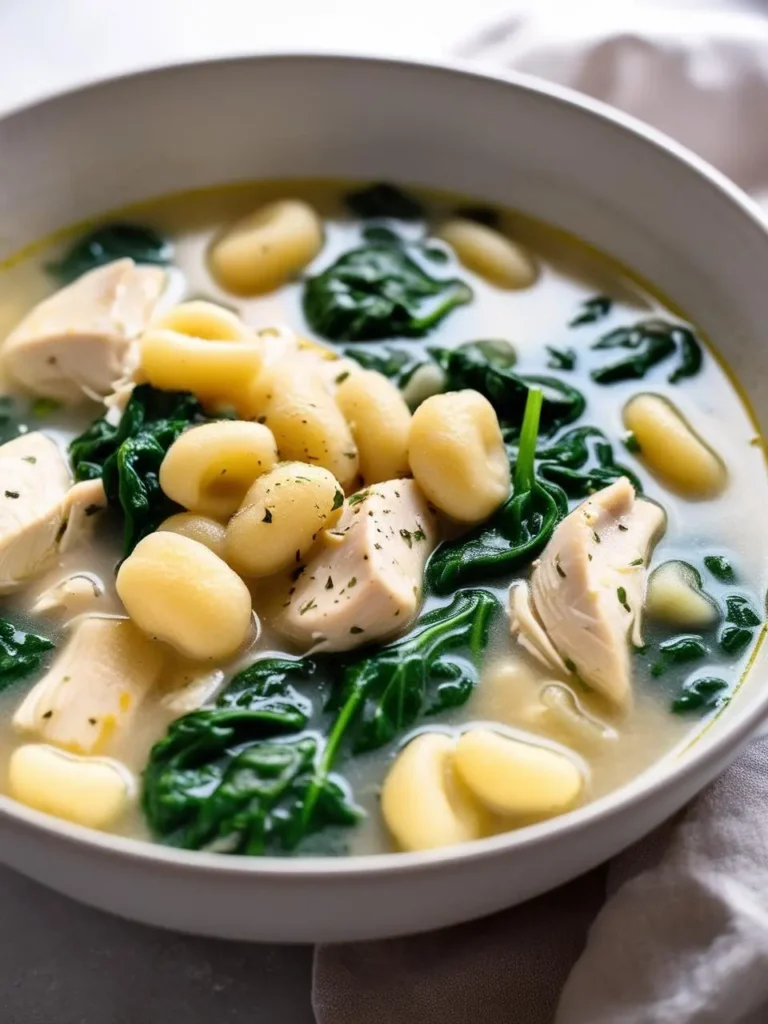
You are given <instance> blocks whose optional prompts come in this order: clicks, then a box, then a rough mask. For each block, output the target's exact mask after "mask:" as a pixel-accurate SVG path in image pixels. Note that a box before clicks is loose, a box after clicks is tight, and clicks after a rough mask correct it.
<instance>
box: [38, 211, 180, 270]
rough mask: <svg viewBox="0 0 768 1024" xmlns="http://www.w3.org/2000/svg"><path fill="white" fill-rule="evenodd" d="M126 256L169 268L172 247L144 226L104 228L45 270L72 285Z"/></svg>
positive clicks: (118, 224)
mask: <svg viewBox="0 0 768 1024" xmlns="http://www.w3.org/2000/svg"><path fill="white" fill-rule="evenodd" d="M126 256H129V257H130V258H131V259H133V260H135V261H136V262H137V263H154V264H158V265H160V266H166V265H167V264H168V263H170V262H171V260H172V259H173V246H172V245H171V243H170V242H169V241H168V239H167V238H164V237H163V235H161V234H160V233H159V232H158V231H156V230H155V229H154V228H150V227H147V226H146V225H145V224H127V223H121V222H117V223H114V224H103V225H102V226H101V227H98V228H94V230H93V231H89V232H88V234H87V235H84V236H83V237H82V238H79V239H78V240H77V241H76V242H75V243H74V244H73V245H71V246H70V248H69V249H68V250H67V251H66V252H65V253H64V255H63V256H62V257H61V259H59V260H57V261H56V262H54V263H49V264H47V266H46V270H47V271H48V272H49V273H50V274H52V275H53V276H54V277H56V278H57V279H58V280H59V281H61V282H62V284H69V283H70V281H74V280H75V278H78V277H80V275H81V274H85V273H86V272H87V271H89V270H93V269H94V268H95V267H100V266H103V264H105V263H111V262H112V261H113V260H119V259H122V258H123V257H126Z"/></svg>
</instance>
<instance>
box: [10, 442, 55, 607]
mask: <svg viewBox="0 0 768 1024" xmlns="http://www.w3.org/2000/svg"><path fill="white" fill-rule="evenodd" d="M71 479H72V478H71V475H70V472H69V467H68V466H67V463H66V462H65V460H64V457H63V455H62V454H61V452H60V451H59V449H58V447H57V446H56V444H55V443H54V442H53V441H51V440H50V439H49V438H47V437H46V436H45V435H44V434H41V433H38V432H35V433H31V434H22V435H21V437H17V438H15V439H14V440H13V441H8V442H7V443H6V444H4V445H0V593H8V592H9V591H11V590H13V589H14V588H15V587H16V586H17V585H18V584H19V583H20V582H22V581H23V580H25V579H27V578H29V577H30V576H34V575H35V573H37V572H39V571H40V570H41V569H42V568H43V567H44V566H45V564H46V563H47V562H48V561H49V560H50V558H51V556H52V555H53V554H54V553H55V551H56V547H57V544H58V542H59V540H60V539H61V536H62V534H63V532H64V529H65V524H66V518H65V510H64V501H65V499H66V496H67V492H68V490H69V486H70V483H71Z"/></svg>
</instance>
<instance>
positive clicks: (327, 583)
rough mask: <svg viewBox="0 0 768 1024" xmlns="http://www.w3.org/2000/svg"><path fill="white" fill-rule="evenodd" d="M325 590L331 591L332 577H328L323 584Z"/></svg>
mask: <svg viewBox="0 0 768 1024" xmlns="http://www.w3.org/2000/svg"><path fill="white" fill-rule="evenodd" d="M325 589H326V590H333V577H332V576H329V577H328V579H327V581H326V584H325Z"/></svg>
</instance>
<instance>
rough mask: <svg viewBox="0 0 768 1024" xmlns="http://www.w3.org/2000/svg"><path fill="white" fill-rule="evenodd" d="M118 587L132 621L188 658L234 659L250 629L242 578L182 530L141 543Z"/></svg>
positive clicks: (124, 567) (121, 571) (152, 536)
mask: <svg viewBox="0 0 768 1024" xmlns="http://www.w3.org/2000/svg"><path fill="white" fill-rule="evenodd" d="M115 585H116V587H117V593H118V595H119V597H120V600H121V601H122V602H123V604H124V605H125V610H126V611H127V612H128V614H129V615H130V617H131V619H132V620H133V622H135V623H136V625H137V626H138V627H139V628H140V629H142V630H143V631H144V632H145V633H146V634H147V636H149V637H152V638H155V639H157V640H164V641H166V642H167V643H169V644H170V645H171V646H172V647H175V648H176V650H178V651H179V652H180V653H181V654H183V655H184V656H185V657H187V658H192V659H195V660H198V661H210V660H213V659H216V658H218V659H226V658H231V657H232V656H233V655H234V654H236V653H237V652H238V651H239V650H240V648H242V647H243V645H244V644H245V642H246V640H247V639H248V635H249V633H250V631H251V628H252V620H251V595H250V593H249V591H248V588H247V587H246V585H245V584H244V583H243V581H242V580H241V579H240V578H239V576H237V574H236V573H234V572H233V571H232V569H230V568H229V566H228V565H227V564H226V562H224V561H222V559H221V558H219V557H218V556H217V555H215V554H214V553H213V552H212V551H210V550H209V549H208V548H207V547H205V546H204V545H203V544H200V543H199V542H198V541H196V540H190V538H189V537H183V536H181V535H180V534H176V533H168V532H162V533H153V534H150V535H149V537H145V538H144V540H142V541H139V543H138V544H137V545H136V547H135V548H134V550H133V552H132V553H131V554H130V555H129V556H128V558H126V560H125V561H124V562H123V564H122V565H121V566H120V569H119V571H118V574H117V580H116V584H115Z"/></svg>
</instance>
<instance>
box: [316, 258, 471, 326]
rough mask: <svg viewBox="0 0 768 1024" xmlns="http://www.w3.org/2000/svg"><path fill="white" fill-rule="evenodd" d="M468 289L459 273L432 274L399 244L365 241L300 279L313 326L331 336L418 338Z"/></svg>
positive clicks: (468, 298)
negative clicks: (442, 275)
mask: <svg viewBox="0 0 768 1024" xmlns="http://www.w3.org/2000/svg"><path fill="white" fill-rule="evenodd" d="M472 297H473V293H472V289H471V288H470V287H469V285H468V284H466V282H464V281H462V280H460V279H459V278H434V277H430V275H429V274H427V273H426V271H425V270H423V269H422V267H420V266H419V264H418V263H417V262H416V261H415V260H414V259H412V258H411V257H410V256H409V255H408V253H407V252H406V251H405V248H403V247H397V246H394V245H381V244H379V245H369V246H363V247H361V248H359V249H352V250H351V251H350V252H347V253H344V255H343V256H340V257H339V259H338V260H336V262H335V263H333V264H332V265H331V266H330V267H328V268H327V269H326V270H324V271H323V272H322V273H320V274H318V275H316V276H315V277H309V278H307V279H306V281H305V284H304V295H303V307H304V315H305V317H306V319H307V323H308V324H309V325H310V327H311V328H312V330H313V331H315V332H316V333H317V334H320V335H322V336H323V337H325V338H329V339H330V340H331V341H377V340H380V339H382V338H396V337H405V338H421V337H423V336H424V335H426V334H428V333H429V331H431V330H432V328H434V327H436V326H437V324H439V323H440V321H441V320H443V318H444V317H446V316H447V315H448V314H449V313H450V312H451V310H453V309H456V307H457V306H461V305H464V304H465V303H467V302H470V301H471V299H472Z"/></svg>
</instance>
